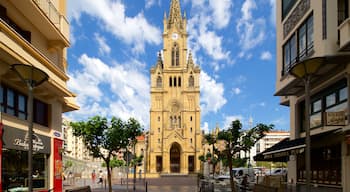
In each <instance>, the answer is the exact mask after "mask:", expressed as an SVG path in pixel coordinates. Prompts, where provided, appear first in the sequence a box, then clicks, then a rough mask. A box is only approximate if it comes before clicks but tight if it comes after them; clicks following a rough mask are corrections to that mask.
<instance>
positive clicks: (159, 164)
mask: <svg viewBox="0 0 350 192" xmlns="http://www.w3.org/2000/svg"><path fill="white" fill-rule="evenodd" d="M163 23H164V32H163V42H164V43H163V50H162V55H161V53H160V54H159V57H158V61H157V63H156V65H155V66H154V67H152V69H151V108H150V135H149V146H148V149H147V150H148V154H149V156H148V158H147V171H148V172H149V173H150V174H173V173H175V174H189V173H195V172H199V170H200V162H199V160H198V157H199V155H200V154H201V148H202V142H201V138H202V137H201V131H200V105H199V95H200V91H199V75H200V68H199V67H198V66H196V65H195V64H194V62H193V59H192V55H191V53H190V52H188V49H187V36H188V34H187V31H186V25H187V19H186V15H185V14H184V16H182V13H181V9H180V2H179V0H172V1H171V5H170V14H169V18H167V15H166V14H165V16H164V21H163Z"/></svg>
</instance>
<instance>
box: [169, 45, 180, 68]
mask: <svg viewBox="0 0 350 192" xmlns="http://www.w3.org/2000/svg"><path fill="white" fill-rule="evenodd" d="M171 66H173V67H174V66H180V52H179V47H178V45H177V44H174V47H173V48H172V50H171Z"/></svg>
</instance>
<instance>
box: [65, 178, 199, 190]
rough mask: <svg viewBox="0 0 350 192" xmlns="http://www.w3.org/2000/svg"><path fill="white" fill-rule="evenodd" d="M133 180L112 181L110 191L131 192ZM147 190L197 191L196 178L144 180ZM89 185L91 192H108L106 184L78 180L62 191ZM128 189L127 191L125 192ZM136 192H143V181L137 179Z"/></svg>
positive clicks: (144, 188)
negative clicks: (126, 181) (127, 182)
mask: <svg viewBox="0 0 350 192" xmlns="http://www.w3.org/2000/svg"><path fill="white" fill-rule="evenodd" d="M132 181H133V179H129V184H128V186H127V184H126V183H125V182H123V184H121V182H120V179H113V180H112V190H113V191H115V192H127V191H129V192H133V191H134V190H133V182H132ZM146 182H147V188H148V191H149V192H191V191H198V190H197V178H196V177H162V178H155V179H146ZM84 185H85V186H86V185H89V186H90V187H91V190H92V191H93V192H106V191H108V184H106V186H105V184H103V185H100V184H96V183H92V181H91V179H89V180H88V179H78V180H76V182H75V184H74V185H68V183H67V185H64V190H66V189H70V188H76V187H81V186H84ZM127 188H128V190H127ZM135 189H136V190H135V191H136V192H145V191H146V187H145V182H144V180H143V179H141V180H140V179H137V180H136V185H135Z"/></svg>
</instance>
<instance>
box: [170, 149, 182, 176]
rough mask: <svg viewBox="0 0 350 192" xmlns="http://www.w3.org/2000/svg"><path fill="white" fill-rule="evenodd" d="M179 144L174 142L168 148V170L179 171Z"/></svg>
mask: <svg viewBox="0 0 350 192" xmlns="http://www.w3.org/2000/svg"><path fill="white" fill-rule="evenodd" d="M180 154H181V146H180V145H179V144H178V143H174V144H173V145H172V146H171V148H170V172H172V173H180V163H181V161H180V160H181V158H180Z"/></svg>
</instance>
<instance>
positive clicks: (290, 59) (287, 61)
mask: <svg viewBox="0 0 350 192" xmlns="http://www.w3.org/2000/svg"><path fill="white" fill-rule="evenodd" d="M283 55H284V72H286V71H287V70H289V67H291V65H292V64H294V63H295V62H296V59H297V47H296V37H295V35H293V36H292V37H291V38H290V39H289V40H288V41H287V43H286V44H285V45H284V47H283Z"/></svg>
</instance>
